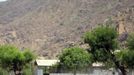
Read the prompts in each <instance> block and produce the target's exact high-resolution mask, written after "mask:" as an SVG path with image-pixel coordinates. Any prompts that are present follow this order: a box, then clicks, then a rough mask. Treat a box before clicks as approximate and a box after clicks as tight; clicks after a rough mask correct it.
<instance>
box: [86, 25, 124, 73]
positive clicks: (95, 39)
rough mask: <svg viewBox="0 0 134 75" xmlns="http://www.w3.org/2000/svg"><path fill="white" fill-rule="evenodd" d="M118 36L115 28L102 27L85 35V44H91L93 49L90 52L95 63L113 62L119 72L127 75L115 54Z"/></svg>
mask: <svg viewBox="0 0 134 75" xmlns="http://www.w3.org/2000/svg"><path fill="white" fill-rule="evenodd" d="M117 36H118V34H117V32H116V30H115V29H114V28H113V27H110V26H100V27H97V28H95V29H94V30H92V31H89V32H87V33H85V35H84V42H85V43H87V44H89V46H90V48H91V50H89V52H90V53H92V54H93V57H94V62H96V61H98V62H103V63H109V62H113V63H114V66H115V67H116V68H117V69H118V70H119V72H121V74H122V75H126V70H125V67H124V66H123V65H121V64H120V61H118V60H117V58H116V56H115V54H114V51H115V50H116V49H117V47H118V42H117Z"/></svg>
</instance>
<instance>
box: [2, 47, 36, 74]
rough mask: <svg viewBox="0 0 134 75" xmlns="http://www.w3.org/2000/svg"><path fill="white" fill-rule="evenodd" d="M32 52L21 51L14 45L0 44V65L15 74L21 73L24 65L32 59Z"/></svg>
mask: <svg viewBox="0 0 134 75" xmlns="http://www.w3.org/2000/svg"><path fill="white" fill-rule="evenodd" d="M34 57H35V56H34V54H33V53H32V52H30V51H29V50H23V51H21V50H20V49H18V48H17V47H15V46H11V45H1V46H0V66H1V67H2V68H3V69H5V70H7V71H11V70H13V71H14V73H15V75H22V70H23V68H24V66H26V65H27V64H29V63H30V62H31V61H32V60H33V59H34Z"/></svg>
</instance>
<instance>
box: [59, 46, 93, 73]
mask: <svg viewBox="0 0 134 75" xmlns="http://www.w3.org/2000/svg"><path fill="white" fill-rule="evenodd" d="M59 59H60V65H62V66H64V67H65V68H67V69H70V70H73V73H74V75H75V74H76V70H77V69H78V68H84V67H86V66H89V65H91V63H92V57H91V55H90V54H88V52H86V50H84V49H82V48H78V47H72V48H66V49H64V51H63V53H62V54H61V55H60V56H59Z"/></svg>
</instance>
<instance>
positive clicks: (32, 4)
mask: <svg viewBox="0 0 134 75" xmlns="http://www.w3.org/2000/svg"><path fill="white" fill-rule="evenodd" d="M109 17H112V19H113V21H114V22H116V24H117V25H122V26H124V27H125V28H126V30H127V31H128V32H130V31H132V30H134V26H133V25H134V0H8V1H7V2H4V3H0V43H1V44H5V43H10V44H15V45H17V46H18V47H20V48H22V49H23V48H30V49H32V50H33V51H36V52H37V53H38V54H39V55H42V56H46V57H47V58H56V56H57V55H58V54H59V53H60V52H61V51H62V49H63V48H65V47H69V46H70V45H73V44H79V43H80V42H81V40H82V39H81V37H82V35H83V33H84V32H85V31H88V30H91V29H93V28H94V27H95V26H96V25H97V24H99V23H103V22H105V21H107V19H108V18H109Z"/></svg>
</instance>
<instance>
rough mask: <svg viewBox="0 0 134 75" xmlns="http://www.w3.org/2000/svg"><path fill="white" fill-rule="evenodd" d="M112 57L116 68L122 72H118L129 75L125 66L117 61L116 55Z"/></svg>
mask: <svg viewBox="0 0 134 75" xmlns="http://www.w3.org/2000/svg"><path fill="white" fill-rule="evenodd" d="M111 56H112V60H113V62H114V64H115V65H116V68H117V69H119V70H120V71H118V72H121V75H127V73H126V70H125V67H124V65H121V64H120V62H119V61H118V60H117V59H116V57H115V55H114V54H111Z"/></svg>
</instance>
